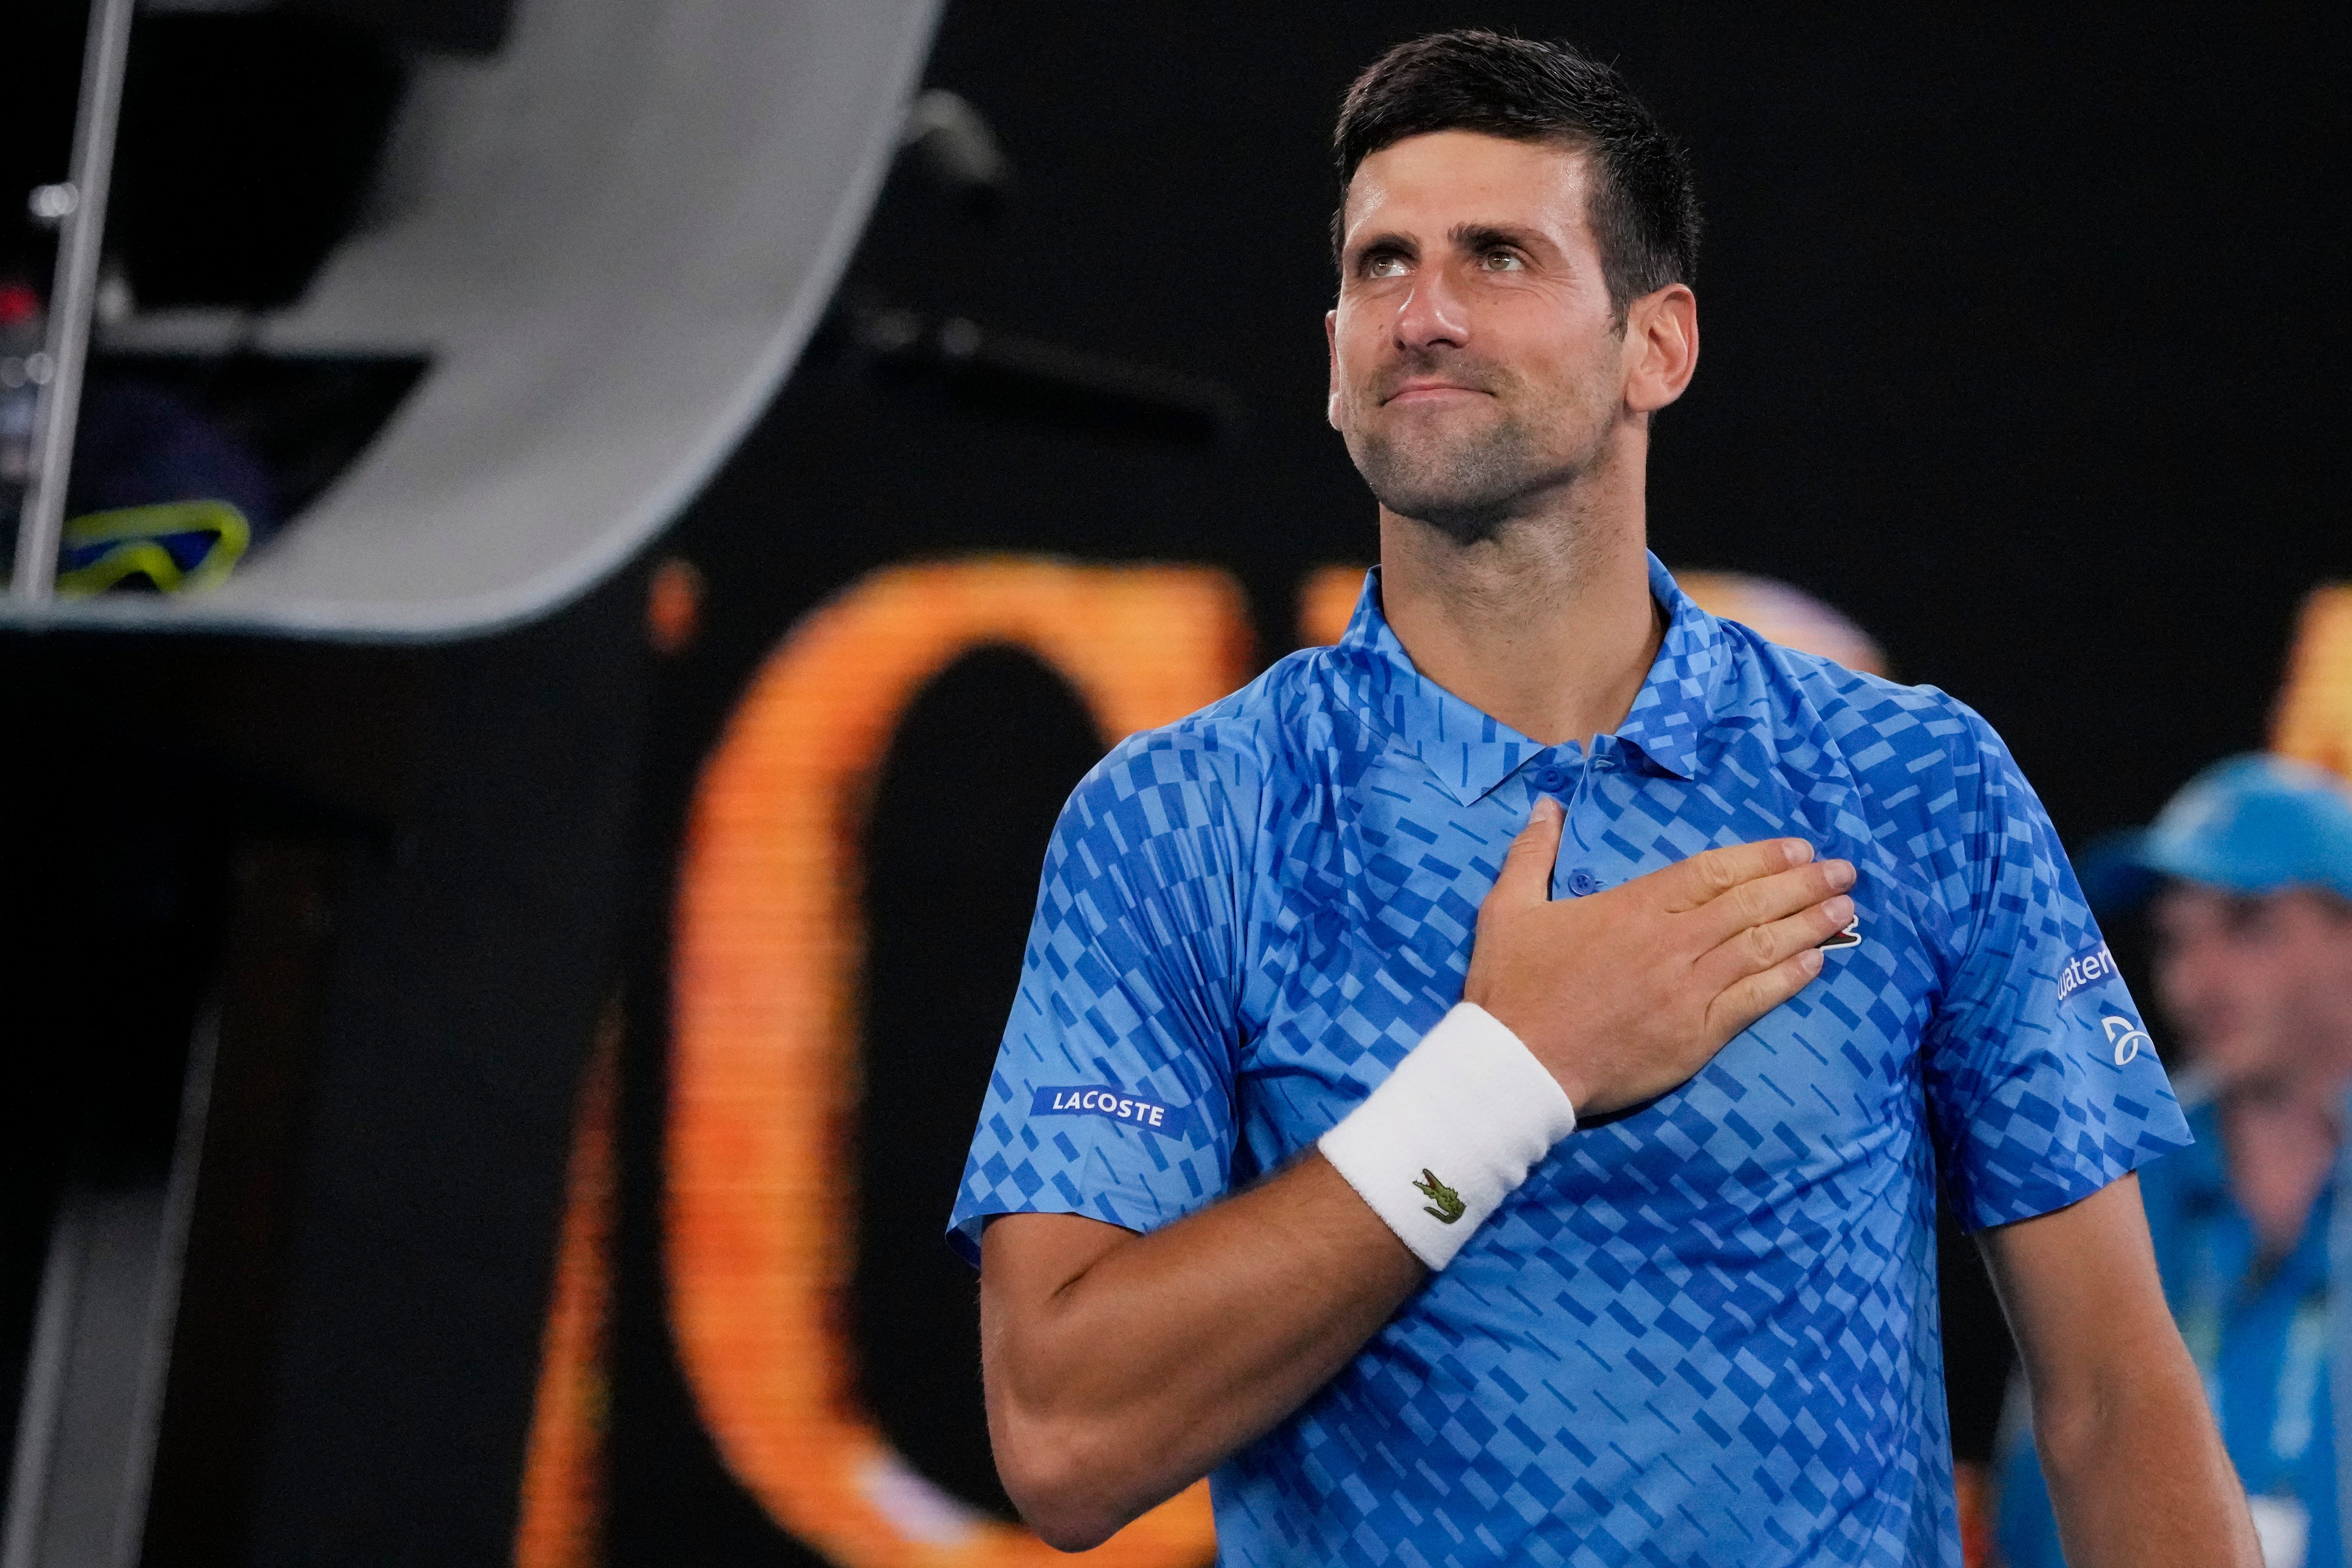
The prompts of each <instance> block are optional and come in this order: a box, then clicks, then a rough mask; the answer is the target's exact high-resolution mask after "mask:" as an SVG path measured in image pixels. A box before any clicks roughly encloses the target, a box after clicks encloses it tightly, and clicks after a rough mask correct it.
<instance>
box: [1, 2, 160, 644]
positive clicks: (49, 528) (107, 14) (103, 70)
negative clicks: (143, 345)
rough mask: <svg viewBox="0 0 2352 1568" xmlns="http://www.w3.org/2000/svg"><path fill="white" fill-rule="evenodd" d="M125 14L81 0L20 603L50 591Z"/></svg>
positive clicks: (109, 164) (125, 50)
mask: <svg viewBox="0 0 2352 1568" xmlns="http://www.w3.org/2000/svg"><path fill="white" fill-rule="evenodd" d="M130 50H131V0H90V5H89V43H88V45H87V46H86V47H84V49H83V50H82V59H81V108H80V110H79V113H77V114H76V116H75V118H74V161H73V184H72V190H73V200H72V203H71V205H69V206H68V209H67V211H66V214H65V216H64V217H63V218H62V219H61V220H60V221H59V224H58V270H57V281H56V283H55V284H54V285H53V286H52V287H51V288H50V289H49V341H48V353H49V379H48V382H47V384H46V385H44V386H43V387H42V388H41V393H40V398H39V401H38V402H37V403H36V404H35V405H34V409H33V428H34V442H35V448H34V457H33V472H32V484H31V487H30V488H29V489H26V492H25V504H24V509H23V510H22V511H21V512H20V513H19V514H18V517H17V522H16V575H15V577H14V578H13V579H11V584H10V585H11V587H12V588H13V589H14V591H15V593H16V597H17V598H18V599H20V600H22V601H24V602H25V603H26V604H32V605H37V604H43V603H46V602H47V600H48V598H49V597H50V595H52V594H53V593H54V592H55V591H56V588H57V578H58V536H59V534H61V533H62V532H63V531H64V529H65V521H66V479H67V478H68V472H69V470H70V469H71V468H72V466H73V438H74V419H75V416H77V415H78V414H79V412H80V408H81V373H82V365H83V362H84V361H85V360H87V359H88V358H89V317H90V310H91V307H92V306H93V304H94V303H95V301H96V298H97V294H98V258H99V245H100V240H102V239H103V238H104V237H105V232H106V187H107V181H108V176H109V175H110V174H112V173H113V171H114V128H115V124H116V122H117V121H120V120H121V117H122V64H123V59H124V58H125V57H126V56H127V55H128V54H129V53H130Z"/></svg>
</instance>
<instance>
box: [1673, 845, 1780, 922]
mask: <svg viewBox="0 0 2352 1568" xmlns="http://www.w3.org/2000/svg"><path fill="white" fill-rule="evenodd" d="M1811 858H1813V847H1812V846H1811V845H1810V844H1808V843H1806V842H1805V841H1804V840H1803V839H1801V838H1766V839H1761V840H1759V841H1758V842H1757V843H1754V844H1732V845H1727V846H1726V847H1723V848H1721V849H1706V850H1702V851H1700V852H1699V853H1698V854H1696V855H1694V856H1692V857H1691V858H1689V859H1687V860H1682V861H1677V862H1676V863H1675V864H1674V865H1672V866H1668V867H1667V868H1664V870H1661V871H1653V872H1652V873H1650V874H1651V875H1652V876H1654V877H1655V878H1657V879H1658V882H1659V890H1660V892H1661V893H1662V895H1663V896H1664V900H1665V909H1666V912H1667V913H1668V914H1680V913H1681V912H1682V911H1684V910H1695V909H1697V908H1699V907H1700V906H1701V905H1704V904H1710V903H1713V902H1714V901H1715V900H1717V899H1719V898H1721V897H1722V896H1723V895H1724V894H1726V893H1727V892H1730V891H1731V890H1732V889H1734V888H1737V887H1738V886H1739V885H1740V884H1741V883H1743V882H1752V881H1754V880H1755V879H1757V878H1759V877H1769V876H1771V875H1772V874H1774V873H1775V872H1778V871H1785V870H1787V869H1788V868H1790V867H1791V866H1801V865H1804V864H1805V863H1806V862H1807V861H1809V860H1811Z"/></svg>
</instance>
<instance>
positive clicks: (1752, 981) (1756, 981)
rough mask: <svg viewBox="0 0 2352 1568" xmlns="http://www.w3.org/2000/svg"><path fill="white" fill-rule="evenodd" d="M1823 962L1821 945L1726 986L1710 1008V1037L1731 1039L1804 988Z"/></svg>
mask: <svg viewBox="0 0 2352 1568" xmlns="http://www.w3.org/2000/svg"><path fill="white" fill-rule="evenodd" d="M1821 972H1822V951H1821V949H1819V948H1817V947H1809V948H1806V949H1805V950H1804V951H1803V952H1797V953H1792V954H1790V956H1789V957H1787V958H1784V959H1782V960H1781V961H1780V963H1776V964H1774V965H1772V967H1770V968H1769V969H1765V970H1761V971H1759V972H1758V973H1754V974H1750V975H1748V976H1747V977H1746V978H1745V979H1742V980H1736V981H1734V982H1732V983H1731V984H1729V985H1727V986H1726V987H1724V989H1723V990H1722V991H1721V992H1720V993H1718V994H1717V996H1716V998H1715V1001H1714V1002H1713V1003H1711V1004H1710V1005H1708V1007H1707V1010H1706V1023H1707V1030H1706V1034H1707V1038H1708V1039H1710V1040H1714V1041H1717V1042H1718V1043H1720V1042H1722V1041H1726V1040H1728V1039H1730V1038H1731V1037H1733V1036H1734V1035H1737V1034H1738V1033H1739V1031H1740V1030H1742V1029H1744V1028H1746V1027H1748V1025H1750V1024H1752V1023H1754V1022H1755V1021H1756V1020H1757V1019H1759V1018H1760V1017H1762V1016H1764V1015H1765V1014H1767V1013H1769V1012H1770V1011H1771V1010H1772V1009H1773V1008H1775V1007H1778V1006H1779V1005H1780V1004H1781V1003H1783V1002H1786V1001H1787V1000H1788V999H1789V998H1790V997H1791V996H1794V995H1795V994H1797V993H1798V992H1800V991H1802V990H1803V989H1804V988H1805V987H1806V986H1807V985H1809V984H1811V983H1812V980H1813V977H1814V976H1815V975H1817V974H1819V973H1821Z"/></svg>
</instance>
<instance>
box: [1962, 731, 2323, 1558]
mask: <svg viewBox="0 0 2352 1568" xmlns="http://www.w3.org/2000/svg"><path fill="white" fill-rule="evenodd" d="M2085 860H2086V868H2085V873H2084V880H2085V883H2086V886H2087V889H2088V890H2089V891H2090V893H2091V896H2092V898H2093V900H2094V901H2095V902H2098V903H2103V904H2125V903H2134V902H2139V901H2142V900H2146V901H2147V913H2148V921H2149V925H2150V929H2151V934H2152V935H2153V937H2154V940H2155V960H2154V963H2155V971H2154V978H2155V982H2156V986H2155V989H2156V995H2157V999H2158V1006H2159V1007H2160V1008H2161V1010H2162V1013H2163V1016H2164V1017H2165V1019H2166V1020H2167V1022H2168V1025H2169V1026H2170V1028H2171V1029H2172V1031H2173V1038H2174V1039H2176V1040H2177V1041H2178V1042H2179V1045H2180V1047H2182V1049H2183V1051H2184V1053H2185V1059H2186V1062H2187V1065H2188V1068H2189V1071H2188V1073H2187V1074H2185V1075H2184V1076H2183V1078H2182V1079H2181V1080H2180V1081H2181V1086H2182V1102H2183V1105H2184V1107H2185V1108H2186V1109H2187V1110H2189V1125H2190V1127H2191V1129H2192V1130H2193V1131H2195V1132H2196V1134H2197V1143H2196V1145H2195V1146H2194V1147H2192V1148H2189V1149H2184V1150H2180V1151H2179V1152H2176V1153H2173V1154H2171V1155H2168V1156H2167V1157H2166V1158H2164V1159H2162V1160H2159V1161H2158V1162H2156V1163H2153V1164H2152V1165H2150V1166H2149V1167H2148V1168H2147V1169H2146V1170H2145V1171H2143V1172H2142V1173H2141V1179H2140V1185H2141V1191H2142V1193H2143V1194H2144V1195H2145V1197H2146V1200H2147V1217H2148V1226H2149V1228H2150V1229H2151V1231H2152V1232H2153V1233H2154V1237H2155V1241H2156V1253H2157V1260H2158V1266H2159V1268H2161V1269H2162V1271H2163V1276H2164V1288H2165V1294H2166V1297H2167V1299H2168V1300H2169V1301H2170V1303H2171V1306H2172V1310H2173V1312H2174V1315H2175V1316H2176V1317H2177V1318H2178V1319H2179V1323H2180V1327H2181V1331H2182V1336H2183V1338H2185V1339H2186V1340H2187V1341H2188V1343H2189V1352H2190V1354H2191V1355H2193V1356H2194V1357H2195V1358H2196V1361H2197V1364H2198V1368H2199V1370H2200V1372H2201V1373H2203V1375H2204V1379H2205V1386H2206V1392H2207V1394H2208V1395H2209V1396H2210V1399H2211V1400H2212V1403H2213V1408H2214V1411H2215V1413H2216V1415H2218V1416H2219V1418H2220V1421H2221V1433H2222V1437H2223V1440H2224V1442H2225V1443H2226V1444H2227V1446H2228V1447H2229V1451H2230V1458H2231V1461H2232V1462H2233V1463H2234V1464H2235V1465H2236V1466H2237V1468H2238V1474H2239V1477H2240V1479H2242V1480H2243V1481H2244V1483H2245V1486H2246V1490H2247V1494H2248V1496H2249V1497H2250V1498H2251V1499H2252V1501H2253V1507H2254V1519H2255V1523H2256V1527H2257V1530H2258V1531H2259V1532H2260V1534H2261V1536H2262V1540H2263V1559H2264V1562H2265V1563H2266V1564H2267V1568H2337V1565H2339V1564H2341V1563H2343V1562H2344V1561H2345V1559H2344V1548H2343V1532H2342V1523H2341V1514H2340V1510H2339V1497H2338V1486H2339V1482H2338V1475H2337V1468H2336V1435H2335V1418H2334V1399H2333V1397H2332V1390H2331V1387H2330V1369H2331V1363H2332V1362H2334V1361H2336V1360H2337V1359H2339V1356H2340V1352H2338V1349H2337V1344H2336V1338H2337V1336H2336V1331H2335V1324H2334V1321H2333V1317H2332V1314H2340V1313H2341V1312H2342V1311H2343V1310H2344V1309H2345V1307H2346V1306H2347V1305H2352V1303H2347V1302H2345V1301H2343V1300H2340V1299H2339V1298H2341V1296H2342V1295H2343V1291H2342V1289H2341V1287H2340V1286H2338V1285H2337V1284H2336V1281H2335V1279H2334V1278H2333V1277H2334V1276H2335V1275H2336V1274H2337V1273H2338V1272H2340V1271H2342V1270H2344V1269H2345V1268H2347V1265H2352V1256H2347V1248H2352V1196H2347V1191H2346V1188H2347V1179H2352V1169H2347V1166H2352V1161H2347V1158H2346V1152H2345V1135H2346V1131H2347V1109H2348V1105H2347V1095H2352V795H2347V792H2346V790H2345V788H2344V786H2343V785H2342V784H2340V783H2339V782H2338V781H2337V780H2336V779H2335V778H2334V777H2333V776H2332V775H2329V774H2327V773H2322V772H2320V771H2319V770H2317V769H2315V768H2311V767H2308V766H2305V765H2304V764H2302V763H2294V762H2289V761H2286V760H2284V759H2283V758H2278V757H2271V756H2260V755H2250V756H2241V757H2234V758H2231V759H2230V760H2228V761H2226V762H2222V763H2215V764H2214V765H2213V766H2211V767H2210V768H2208V769H2206V770H2205V771H2204V772H2203V773H2200V774H2198V775H2197V777H2196V778H2194V779H2192V780H2190V781H2189V784H2187V785H2186V786H2185V787H2183V788H2182V790H2181V791H2180V793H2179V795H2175V796H2174V797H2173V799H2172V801H2171V802H2170V803H2169V804H2168V805H2167V806H2166V807H2165V808H2164V811H2163V813H2162V814H2161V815H2160V816H2158V818H2157V820H2156V822H2155V824H2154V825H2153V826H2151V827H2149V828H2148V829H2147V830H2146V831H2145V832H2141V833H2137V834H2132V835H2126V836H2123V837H2118V838H2116V839H2114V840H2110V841H2109V843H2108V845H2107V846H2106V847H2105V852H2104V853H2102V852H2101V851H2100V850H2099V849H2097V848H2095V849H2094V850H2093V851H2092V853H2091V854H2090V855H2088V856H2086V857H2085ZM2151 894H2152V895H2153V896H2152V898H2151V897H2150V895H2151ZM2103 956H2104V955H2103ZM2107 962H2112V960H2111V959H2109V960H2107ZM2133 1048H2144V1047H2143V1046H2142V1045H2141V1042H2139V1041H2137V1040H2132V1039H2130V1038H2128V1037H2123V1038H2119V1039H2118V1041H2117V1049H2118V1050H2119V1051H2122V1050H2129V1049H2133ZM2339 1230H2341V1231H2343V1232H2344V1235H2342V1236H2341V1237H2339V1236H2337V1235H2336V1232H2337V1231H2339ZM2331 1255H2333V1256H2331ZM2019 1405H2020V1402H2018V1401H2015V1400H2014V1399H2012V1408H2017V1407H2019ZM2001 1479H2002V1493H2001V1504H2000V1546H2001V1550H2002V1552H2003V1553H2004V1556H2005V1559H2006V1561H2007V1562H2008V1563H2009V1564H2010V1568H2055V1565H2056V1564H2059V1563H2063V1561H2064V1558H2063V1553H2062V1552H2061V1550H2060V1547H2059V1542H2058V1535H2057V1530H2056V1527H2055V1524H2054V1522H2053V1519H2052V1517H2051V1511H2050V1503H2049V1497H2048V1493H2047V1492H2046V1491H2045V1489H2043V1486H2042V1474H2041V1470H2040V1468H2039V1467H2038V1466H2037V1464H2036V1463H2035V1459H2034V1454H2033V1446H2032V1434H2031V1432H2030V1431H2026V1430H2024V1429H2023V1427H2022V1424H2021V1423H2020V1424H2019V1429H2018V1430H2016V1431H2014V1432H2013V1433H2011V1435H2010V1436H2009V1439H2008V1441H2007V1443H2006V1445H2005V1451H2004V1458H2003V1465H2002V1476H2001Z"/></svg>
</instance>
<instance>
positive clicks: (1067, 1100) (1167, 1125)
mask: <svg viewBox="0 0 2352 1568" xmlns="http://www.w3.org/2000/svg"><path fill="white" fill-rule="evenodd" d="M1029 1114H1030V1115H1032V1116H1107V1117H1108V1118H1110V1119H1111V1120H1112V1121H1125V1122H1128V1123H1130V1124H1131V1125H1134V1126H1137V1127H1148V1128H1150V1130H1151V1131H1154V1132H1157V1133H1159V1134H1160V1135H1161V1136H1162V1137H1165V1138H1176V1137H1181V1135H1182V1134H1183V1133H1184V1132H1185V1131H1187V1129H1189V1128H1190V1127H1191V1125H1192V1121H1191V1118H1190V1117H1189V1115H1188V1114H1187V1113H1186V1111H1185V1110H1184V1108H1183V1107H1182V1106H1181V1105H1163V1104H1161V1103H1160V1101H1159V1100H1144V1099H1141V1098H1139V1097H1138V1096H1136V1095H1132V1094H1121V1093H1119V1091H1118V1090H1117V1089H1105V1088H1104V1087H1102V1086H1101V1085H1100V1084H1071V1085H1067V1086H1066V1087H1060V1088H1046V1089H1039V1090H1038V1091H1037V1095H1036V1098H1035V1099H1034V1100H1031V1101H1030V1103H1029Z"/></svg>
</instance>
